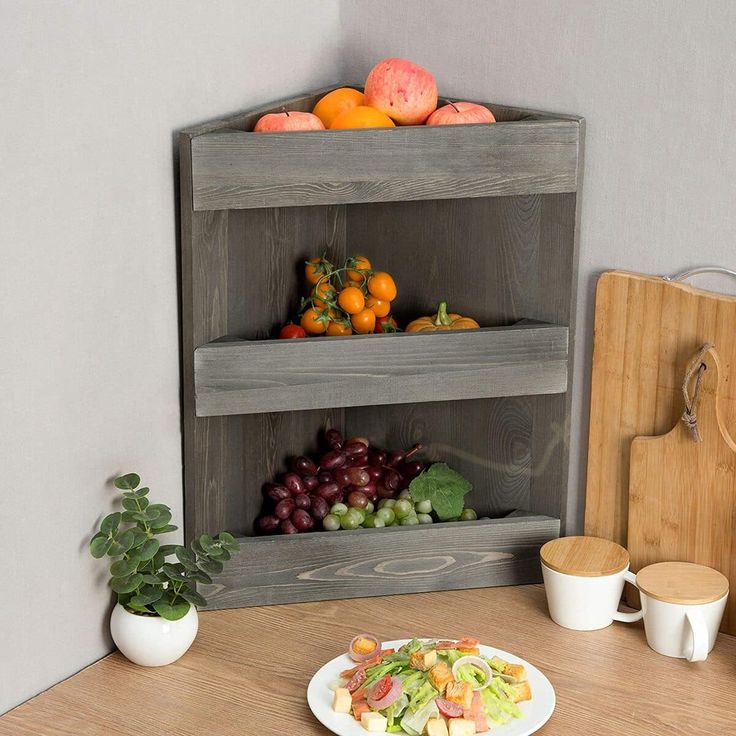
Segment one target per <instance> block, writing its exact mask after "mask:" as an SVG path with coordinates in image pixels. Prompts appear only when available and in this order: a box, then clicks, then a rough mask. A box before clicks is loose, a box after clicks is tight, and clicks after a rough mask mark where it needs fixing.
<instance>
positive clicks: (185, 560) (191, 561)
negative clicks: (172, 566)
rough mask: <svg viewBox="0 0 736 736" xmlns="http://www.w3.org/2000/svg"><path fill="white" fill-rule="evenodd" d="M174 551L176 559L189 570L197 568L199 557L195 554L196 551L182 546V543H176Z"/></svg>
mask: <svg viewBox="0 0 736 736" xmlns="http://www.w3.org/2000/svg"><path fill="white" fill-rule="evenodd" d="M174 553H175V554H176V559H177V560H179V562H181V564H182V565H184V567H185V568H186V569H187V570H196V569H197V558H196V557H195V556H194V552H192V551H191V550H190V549H187V548H186V547H182V546H181V545H176V548H175V550H174Z"/></svg>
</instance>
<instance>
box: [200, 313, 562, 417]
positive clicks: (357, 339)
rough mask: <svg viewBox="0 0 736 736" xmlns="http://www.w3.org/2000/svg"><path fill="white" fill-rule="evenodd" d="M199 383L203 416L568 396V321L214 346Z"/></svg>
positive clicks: (204, 355)
mask: <svg viewBox="0 0 736 736" xmlns="http://www.w3.org/2000/svg"><path fill="white" fill-rule="evenodd" d="M194 381H195V393H196V406H197V416H222V415H226V414H253V413H259V412H273V411H295V410H303V409H321V408H330V407H347V406H366V405H379V404H408V403H414V402H420V401H451V400H458V399H483V398H490V397H495V396H520V395H530V396H531V395H535V394H555V393H562V392H564V391H566V390H567V327H561V326H559V325H544V324H539V323H535V324H521V325H514V326H511V327H506V328H501V327H491V328H483V329H480V330H467V331H462V330H458V331H453V332H436V333H411V334H386V335H353V336H351V337H349V338H344V337H332V338H330V337H325V338H317V339H309V340H239V341H234V342H230V341H228V342H214V343H209V344H207V345H203V346H202V347H199V348H197V349H196V351H195V353H194Z"/></svg>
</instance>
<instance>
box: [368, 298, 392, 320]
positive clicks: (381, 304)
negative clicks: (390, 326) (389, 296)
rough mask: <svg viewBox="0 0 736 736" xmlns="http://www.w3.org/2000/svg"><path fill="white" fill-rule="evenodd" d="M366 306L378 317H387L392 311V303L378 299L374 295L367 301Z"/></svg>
mask: <svg viewBox="0 0 736 736" xmlns="http://www.w3.org/2000/svg"><path fill="white" fill-rule="evenodd" d="M365 305H366V307H368V309H371V310H373V312H374V313H375V315H376V317H385V316H386V315H387V314H388V313H389V312H390V311H391V302H385V301H383V299H376V297H375V296H373V295H372V294H371V296H369V297H368V298H367V299H366V300H365Z"/></svg>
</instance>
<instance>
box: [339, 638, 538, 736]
mask: <svg viewBox="0 0 736 736" xmlns="http://www.w3.org/2000/svg"><path fill="white" fill-rule="evenodd" d="M478 644H479V641H478V639H474V638H471V637H464V638H462V639H461V640H460V641H436V640H423V639H412V640H411V641H409V642H408V643H407V644H404V645H403V646H401V647H399V648H398V649H396V650H394V649H382V648H381V642H380V641H378V639H376V638H375V637H374V636H371V635H369V634H361V635H360V636H356V637H355V638H354V639H353V640H352V641H351V642H350V647H349V650H348V654H349V656H350V658H351V659H352V660H353V661H354V662H355V663H356V664H355V666H354V667H351V668H350V669H347V670H344V671H342V672H341V673H340V679H339V680H337V681H335V682H333V683H331V684H330V689H331V690H332V691H333V700H332V710H333V711H334V712H335V713H343V714H345V715H346V716H352V717H353V718H355V720H357V721H360V723H361V724H362V725H363V728H364V729H365V730H366V731H368V732H371V733H406V734H409V736H421V735H422V734H427V736H472V735H473V734H476V733H483V732H485V731H489V730H490V729H491V726H492V725H503V724H505V723H508V722H509V721H511V720H513V719H516V718H521V717H522V716H523V713H522V711H521V709H520V708H519V706H518V705H517V703H520V702H522V701H525V700H531V698H532V692H531V687H530V685H529V682H528V679H527V675H526V671H525V668H524V666H523V665H521V664H512V663H510V662H506V661H504V660H503V659H501V658H500V657H498V656H493V657H488V656H483V655H481V652H480V649H479V648H478Z"/></svg>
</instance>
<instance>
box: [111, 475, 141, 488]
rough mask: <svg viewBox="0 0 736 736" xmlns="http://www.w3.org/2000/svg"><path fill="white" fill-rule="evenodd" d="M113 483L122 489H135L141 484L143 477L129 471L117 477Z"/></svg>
mask: <svg viewBox="0 0 736 736" xmlns="http://www.w3.org/2000/svg"><path fill="white" fill-rule="evenodd" d="M113 484H114V485H115V488H119V489H120V490H121V491H133V490H135V489H136V488H138V486H139V485H140V484H141V477H140V476H139V475H137V474H136V473H128V474H127V475H121V476H120V477H118V478H115V480H114V481H113Z"/></svg>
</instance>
